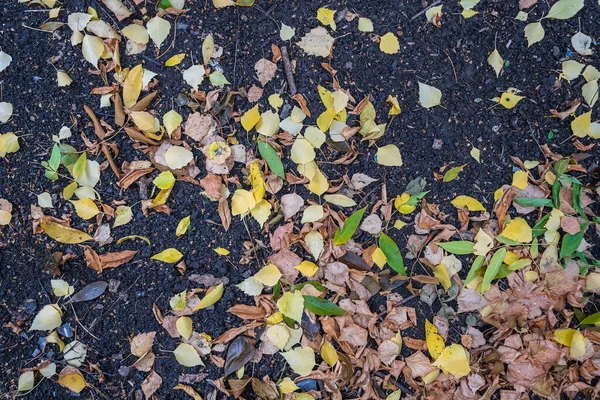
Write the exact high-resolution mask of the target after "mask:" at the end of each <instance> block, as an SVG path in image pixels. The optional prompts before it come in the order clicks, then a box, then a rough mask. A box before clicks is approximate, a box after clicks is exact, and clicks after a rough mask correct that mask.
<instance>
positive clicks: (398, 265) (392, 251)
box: [379, 233, 406, 276]
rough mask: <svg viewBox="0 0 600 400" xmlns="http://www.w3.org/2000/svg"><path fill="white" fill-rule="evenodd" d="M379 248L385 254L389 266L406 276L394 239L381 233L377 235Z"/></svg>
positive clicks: (402, 260)
mask: <svg viewBox="0 0 600 400" xmlns="http://www.w3.org/2000/svg"><path fill="white" fill-rule="evenodd" d="M379 248H380V249H381V251H383V254H385V257H386V258H387V263H388V264H389V266H390V267H392V269H393V270H394V271H396V272H397V273H399V274H400V275H404V276H406V269H405V268H404V259H403V258H402V254H401V253H400V249H399V248H398V245H397V244H396V242H394V239H392V238H391V237H389V236H388V235H386V234H385V233H382V234H381V235H380V236H379Z"/></svg>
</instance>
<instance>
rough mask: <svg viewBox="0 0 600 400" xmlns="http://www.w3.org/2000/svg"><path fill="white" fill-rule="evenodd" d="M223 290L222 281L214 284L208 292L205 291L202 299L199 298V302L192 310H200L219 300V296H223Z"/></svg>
mask: <svg viewBox="0 0 600 400" xmlns="http://www.w3.org/2000/svg"><path fill="white" fill-rule="evenodd" d="M224 292H225V287H224V286H223V284H222V283H220V284H219V285H217V286H215V287H214V288H213V289H212V290H211V291H210V292H208V293H206V295H205V296H204V297H203V298H202V300H200V303H198V304H197V305H196V307H194V311H198V310H202V309H203V308H206V307H210V306H212V305H213V304H215V303H216V302H217V301H219V300H221V297H223V293H224Z"/></svg>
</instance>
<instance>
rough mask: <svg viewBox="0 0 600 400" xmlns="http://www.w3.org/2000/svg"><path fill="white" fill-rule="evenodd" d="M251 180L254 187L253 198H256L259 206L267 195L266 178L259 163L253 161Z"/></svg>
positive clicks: (251, 164)
mask: <svg viewBox="0 0 600 400" xmlns="http://www.w3.org/2000/svg"><path fill="white" fill-rule="evenodd" d="M249 178H250V184H251V185H252V196H254V201H255V202H256V204H258V203H259V202H260V201H261V200H262V199H263V198H264V197H265V193H266V185H265V178H264V176H263V173H262V171H261V169H260V164H259V163H258V161H252V162H251V163H250V176H249ZM269 209H270V207H269Z"/></svg>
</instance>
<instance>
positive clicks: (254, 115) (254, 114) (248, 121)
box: [240, 104, 260, 132]
mask: <svg viewBox="0 0 600 400" xmlns="http://www.w3.org/2000/svg"><path fill="white" fill-rule="evenodd" d="M259 120H260V113H259V112H258V104H257V105H255V106H254V107H252V108H251V109H249V110H248V111H246V112H245V113H244V115H242V118H241V119H240V123H241V124H242V126H243V127H244V129H245V130H246V132H250V130H251V129H252V128H254V126H255V125H256V124H257V123H258V121H259Z"/></svg>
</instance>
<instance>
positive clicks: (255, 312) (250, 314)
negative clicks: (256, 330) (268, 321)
mask: <svg viewBox="0 0 600 400" xmlns="http://www.w3.org/2000/svg"><path fill="white" fill-rule="evenodd" d="M227 312H228V313H230V314H233V315H235V316H236V317H239V318H241V319H263V318H265V317H266V316H267V314H266V311H265V309H264V308H262V307H256V306H248V305H246V304H236V305H235V306H233V307H231V308H230V309H229V310H227Z"/></svg>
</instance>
